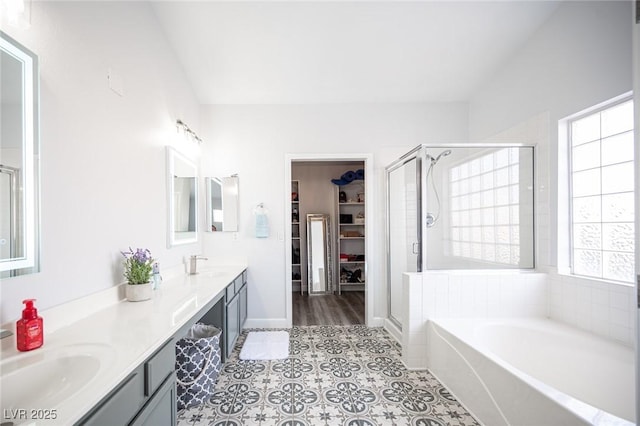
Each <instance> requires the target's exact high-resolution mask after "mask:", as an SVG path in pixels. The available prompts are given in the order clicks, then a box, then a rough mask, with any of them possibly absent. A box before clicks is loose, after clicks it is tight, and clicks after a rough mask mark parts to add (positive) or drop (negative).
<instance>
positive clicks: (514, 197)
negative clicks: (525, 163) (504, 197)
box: [510, 185, 520, 204]
mask: <svg viewBox="0 0 640 426" xmlns="http://www.w3.org/2000/svg"><path fill="white" fill-rule="evenodd" d="M510 188H511V189H510V192H511V203H512V204H518V200H519V199H520V187H519V186H518V185H511V187H510Z"/></svg>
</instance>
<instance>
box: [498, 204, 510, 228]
mask: <svg viewBox="0 0 640 426" xmlns="http://www.w3.org/2000/svg"><path fill="white" fill-rule="evenodd" d="M495 210H496V223H497V224H498V225H507V224H509V207H496V209H495Z"/></svg>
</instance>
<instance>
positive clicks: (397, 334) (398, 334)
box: [383, 318, 402, 345]
mask: <svg viewBox="0 0 640 426" xmlns="http://www.w3.org/2000/svg"><path fill="white" fill-rule="evenodd" d="M383 327H384V329H385V330H387V332H388V333H389V334H390V335H391V337H393V338H394V339H396V342H398V344H400V345H402V330H400V329H398V327H396V326H395V324H393V323H392V322H391V321H390V320H389V319H386V318H385V320H384V326H383Z"/></svg>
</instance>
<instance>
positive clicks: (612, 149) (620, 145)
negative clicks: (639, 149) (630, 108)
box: [576, 132, 633, 166]
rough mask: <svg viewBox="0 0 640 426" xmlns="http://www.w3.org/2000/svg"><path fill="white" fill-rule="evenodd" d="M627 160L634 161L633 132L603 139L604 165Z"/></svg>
mask: <svg viewBox="0 0 640 426" xmlns="http://www.w3.org/2000/svg"><path fill="white" fill-rule="evenodd" d="M576 149H577V148H576ZM625 161H633V132H625V133H621V134H619V135H616V136H611V137H610V138H606V139H603V140H602V165H603V166H606V165H609V164H615V163H622V162H625Z"/></svg>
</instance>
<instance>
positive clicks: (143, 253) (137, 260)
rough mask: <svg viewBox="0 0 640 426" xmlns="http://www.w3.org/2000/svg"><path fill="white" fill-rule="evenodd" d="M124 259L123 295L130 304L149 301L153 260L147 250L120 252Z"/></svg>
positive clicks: (130, 249)
mask: <svg viewBox="0 0 640 426" xmlns="http://www.w3.org/2000/svg"><path fill="white" fill-rule="evenodd" d="M121 253H122V255H123V256H124V258H125V261H124V276H125V278H126V279H127V285H126V287H125V289H126V290H125V293H126V296H127V300H129V301H130V302H140V301H143V300H149V299H151V295H152V294H153V293H152V290H153V287H152V284H151V274H152V272H153V262H154V259H153V258H152V257H151V252H150V251H149V250H148V249H141V248H139V249H136V251H133V249H132V248H131V247H129V251H123V252H121Z"/></svg>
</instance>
